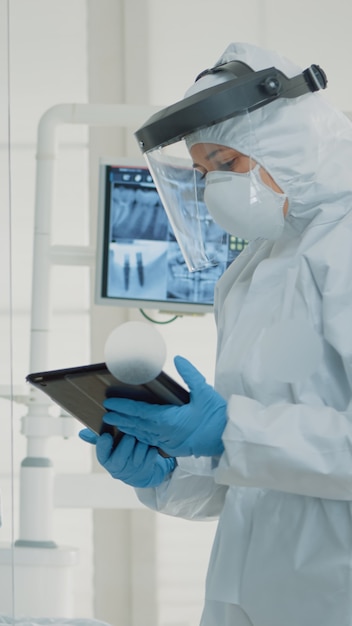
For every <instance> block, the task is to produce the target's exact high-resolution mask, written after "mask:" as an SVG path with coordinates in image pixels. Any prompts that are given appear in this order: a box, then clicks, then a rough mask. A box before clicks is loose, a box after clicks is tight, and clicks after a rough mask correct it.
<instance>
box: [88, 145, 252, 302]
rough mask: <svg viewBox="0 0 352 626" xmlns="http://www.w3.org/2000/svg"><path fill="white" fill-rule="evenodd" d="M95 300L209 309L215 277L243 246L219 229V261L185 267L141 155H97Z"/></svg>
mask: <svg viewBox="0 0 352 626" xmlns="http://www.w3.org/2000/svg"><path fill="white" fill-rule="evenodd" d="M98 209H99V211H98V214H99V217H98V242H97V267H96V299H95V300H96V303H97V304H102V305H115V306H127V307H138V308H140V309H145V308H152V309H157V310H159V311H166V312H167V311H170V312H173V313H176V314H183V313H193V314H197V313H199V314H203V313H208V312H211V311H212V309H213V300H214V287H215V283H216V282H217V280H218V279H219V277H220V276H221V274H222V273H223V272H224V271H225V269H226V267H228V265H229V264H230V263H231V262H232V261H233V259H234V258H235V257H236V256H237V255H238V254H239V253H240V252H241V250H242V249H243V248H244V246H245V243H246V242H244V240H243V239H238V238H235V237H231V236H230V235H228V233H226V232H225V231H222V229H219V227H218V226H217V225H216V224H215V223H214V222H213V223H212V224H211V225H210V228H208V232H209V237H213V236H214V229H215V230H216V231H217V232H216V237H217V240H219V231H221V232H220V240H221V246H222V249H223V254H222V256H223V262H222V263H220V264H219V265H216V266H213V267H210V268H209V269H206V270H201V271H197V272H189V270H188V268H187V266H186V263H185V261H184V258H183V255H182V253H181V250H180V248H179V246H178V243H177V241H176V239H175V236H174V234H173V231H172V228H171V226H170V224H169V221H168V218H167V215H166V213H165V210H164V208H163V206H162V203H161V200H160V197H159V194H158V192H157V191H156V188H155V184H154V182H153V179H152V177H151V174H150V172H149V170H148V167H147V165H146V162H145V161H144V159H143V157H141V158H140V159H138V158H135V159H133V160H131V159H122V158H120V159H119V160H117V161H115V162H112V161H111V160H101V163H100V172H99V207H98Z"/></svg>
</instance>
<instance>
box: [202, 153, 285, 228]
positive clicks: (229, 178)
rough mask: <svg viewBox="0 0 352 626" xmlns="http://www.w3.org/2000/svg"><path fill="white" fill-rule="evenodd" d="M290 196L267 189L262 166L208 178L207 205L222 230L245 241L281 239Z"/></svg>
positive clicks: (217, 174)
mask: <svg viewBox="0 0 352 626" xmlns="http://www.w3.org/2000/svg"><path fill="white" fill-rule="evenodd" d="M286 199H287V196H286V195H285V194H284V193H278V192H277V191H274V189H271V188H270V187H268V186H267V185H266V184H265V183H264V182H263V181H262V179H261V176H260V166H259V164H257V165H256V166H255V167H254V169H252V170H250V171H249V172H246V173H244V174H239V173H236V172H222V171H212V172H208V173H207V174H206V177H205V190H204V201H205V204H206V206H207V209H208V211H209V213H210V215H211V216H212V218H213V219H214V220H215V222H216V223H217V224H219V226H221V227H222V228H223V229H224V230H226V231H227V232H228V233H230V234H231V235H234V236H235V237H242V238H243V239H248V240H251V239H257V238H258V237H260V238H263V239H269V240H275V239H278V238H279V237H280V235H281V233H282V231H283V228H284V213H283V207H284V204H285V201H286Z"/></svg>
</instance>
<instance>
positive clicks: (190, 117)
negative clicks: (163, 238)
mask: <svg viewBox="0 0 352 626" xmlns="http://www.w3.org/2000/svg"><path fill="white" fill-rule="evenodd" d="M221 73H225V74H224V75H223V76H224V78H223V82H219V83H218V84H215V85H213V86H210V87H208V88H206V89H203V90H200V91H198V92H197V93H194V94H193V95H191V96H189V97H186V98H185V99H184V100H182V101H180V102H177V103H175V104H174V105H172V106H169V107H166V108H165V109H163V110H161V111H159V112H158V113H156V114H154V115H153V116H152V117H150V118H149V119H148V120H147V121H146V123H145V124H144V125H143V126H142V127H141V128H140V129H138V130H137V131H136V133H135V137H136V139H137V141H138V143H139V146H140V149H141V151H142V152H143V153H144V155H145V157H146V160H147V163H148V167H149V169H150V172H151V174H152V176H153V179H154V182H155V184H156V187H157V189H158V192H159V195H160V197H161V200H162V202H163V204H164V208H165V210H166V213H167V215H168V217H169V220H170V222H171V225H172V227H173V230H174V234H175V237H176V239H177V241H178V244H179V246H180V248H181V250H182V253H183V256H184V257H185V261H186V263H187V266H188V269H189V270H190V271H196V270H200V269H206V268H209V267H212V266H214V265H216V264H218V263H220V264H221V263H225V266H226V265H227V264H228V263H229V261H231V258H229V256H228V254H226V252H225V250H226V249H227V251H228V250H229V249H230V248H231V241H230V239H229V235H226V233H224V231H223V230H222V229H221V228H220V227H219V226H218V225H217V224H216V223H215V222H214V219H213V218H212V216H211V215H210V214H209V212H208V211H207V207H206V204H205V202H204V180H201V176H200V175H199V173H198V172H196V171H195V170H194V168H193V167H192V160H191V158H190V153H189V150H190V147H191V146H192V143H194V142H193V140H192V137H193V136H194V135H195V134H196V135H197V136H198V137H206V133H203V132H202V131H207V130H208V129H209V132H210V136H212V135H211V133H212V127H214V129H215V130H216V127H218V125H219V124H221V123H222V122H226V120H230V119H231V118H237V119H236V125H237V124H238V125H239V126H240V127H241V133H242V134H243V133H244V134H245V135H246V136H247V137H250V136H251V128H250V124H251V121H250V116H249V115H248V114H249V113H251V112H252V111H255V110H256V109H259V108H261V107H263V106H266V105H267V104H270V103H271V102H273V101H275V100H277V99H278V98H297V97H299V96H301V95H304V94H306V93H311V92H314V91H318V90H320V89H325V87H326V85H327V78H326V75H325V73H324V71H323V70H322V69H321V68H320V67H319V66H318V65H311V66H310V67H309V68H307V69H306V70H304V71H303V72H302V73H301V74H298V75H297V76H294V77H293V78H287V76H285V74H284V73H283V72H281V71H280V70H278V69H276V68H275V67H270V68H267V69H264V70H260V71H258V72H256V71H254V70H252V69H251V68H250V67H249V66H248V65H247V64H246V63H243V62H242V61H230V62H228V63H224V64H222V65H219V66H216V67H214V68H211V69H208V70H205V71H204V72H202V73H201V74H200V75H199V76H198V77H197V79H196V81H197V80H199V79H201V78H202V77H204V76H207V75H218V76H219V77H220V78H221ZM198 131H200V132H198ZM213 136H216V132H215V134H213ZM199 141H210V142H212V143H221V142H217V141H215V140H213V139H199ZM250 144H251V141H250V139H249V141H248V149H247V150H246V154H247V156H248V158H249V159H251V154H252V146H251V145H250ZM225 145H226V144H225ZM252 167H253V166H252V165H251V166H250V167H249V176H250V170H251V169H252ZM249 187H250V186H249ZM249 195H250V196H252V195H253V193H252V192H251V191H250V192H249ZM250 201H251V199H250V198H249V202H250ZM232 237H233V234H232ZM224 239H226V241H224ZM219 253H220V255H219Z"/></svg>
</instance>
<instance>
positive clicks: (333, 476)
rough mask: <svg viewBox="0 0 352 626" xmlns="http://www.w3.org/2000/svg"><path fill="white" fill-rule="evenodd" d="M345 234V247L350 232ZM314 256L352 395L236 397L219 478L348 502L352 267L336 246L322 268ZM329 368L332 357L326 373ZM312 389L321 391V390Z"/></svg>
mask: <svg viewBox="0 0 352 626" xmlns="http://www.w3.org/2000/svg"><path fill="white" fill-rule="evenodd" d="M348 235H349V238H348V242H349V249H350V248H351V245H350V236H351V233H350V230H349V231H348ZM341 240H342V238H341V237H340V241H341ZM347 256H348V255H347ZM314 261H315V259H314V258H313V259H310V269H311V272H312V275H313V276H314V278H315V280H316V282H317V283H319V290H320V293H321V298H322V300H321V304H322V309H321V311H322V326H323V334H324V338H325V340H326V341H327V342H328V343H329V344H330V346H332V347H333V349H334V351H335V355H336V357H337V358H338V359H339V362H340V363H341V365H342V372H343V373H344V376H343V378H344V380H345V383H346V384H347V387H349V389H350V390H351V393H350V397H351V401H350V402H349V405H348V406H346V409H344V410H343V411H341V410H336V408H334V407H332V406H326V405H324V404H322V403H320V406H318V405H317V406H313V405H307V404H291V403H289V402H287V403H285V402H284V403H281V404H274V405H271V406H264V405H263V404H261V403H260V402H257V401H256V400H254V399H251V398H247V397H243V396H239V395H233V396H232V397H231V398H230V400H229V404H228V423H227V426H226V429H225V431H224V434H223V442H224V446H225V452H224V454H223V456H222V458H221V461H220V463H219V466H218V469H217V472H216V480H217V481H218V482H219V483H222V484H227V485H246V486H255V487H261V488H268V489H274V490H279V491H284V492H289V493H295V494H300V495H307V496H312V497H320V498H329V499H336V500H352V331H351V320H352V290H351V269H350V268H351V265H350V263H347V262H344V263H341V257H338V256H337V255H336V248H334V246H331V257H330V258H328V259H325V266H324V265H323V264H322V263H321V261H319V259H316V263H315V262H314ZM339 261H340V262H339ZM333 368H334V364H333V363H331V364H330V371H333ZM320 384H321V385H323V384H331V385H334V384H337V383H336V378H335V382H334V379H333V376H331V380H329V379H328V378H327V379H326V380H325V381H324V382H321V383H320ZM316 393H317V394H318V395H319V388H317V389H316ZM317 404H319V403H317ZM346 404H347V403H346Z"/></svg>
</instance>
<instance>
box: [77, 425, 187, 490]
mask: <svg viewBox="0 0 352 626" xmlns="http://www.w3.org/2000/svg"><path fill="white" fill-rule="evenodd" d="M79 436H80V437H81V439H83V440H84V441H87V442H88V443H92V444H95V445H96V454H97V459H98V461H99V463H100V464H101V465H102V466H103V467H104V468H105V469H106V471H107V472H109V474H111V476H112V477H113V478H118V479H119V480H122V481H123V482H124V483H126V484H127V485H131V486H132V487H157V486H158V485H160V484H161V483H162V482H163V481H164V479H165V478H166V477H167V476H168V475H169V474H171V472H173V471H174V469H175V467H176V460H175V459H174V458H171V457H168V458H164V457H163V456H161V455H160V454H159V452H158V451H157V449H156V448H153V447H151V446H148V445H147V444H145V443H141V442H140V441H137V439H136V438H135V437H132V436H131V435H124V436H123V437H122V439H121V441H120V442H119V444H118V446H117V447H116V448H115V447H114V441H113V438H112V436H111V435H110V434H109V433H103V434H102V435H100V436H98V435H96V434H95V433H93V432H92V431H91V430H89V429H88V428H85V429H84V430H81V431H80V432H79Z"/></svg>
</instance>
